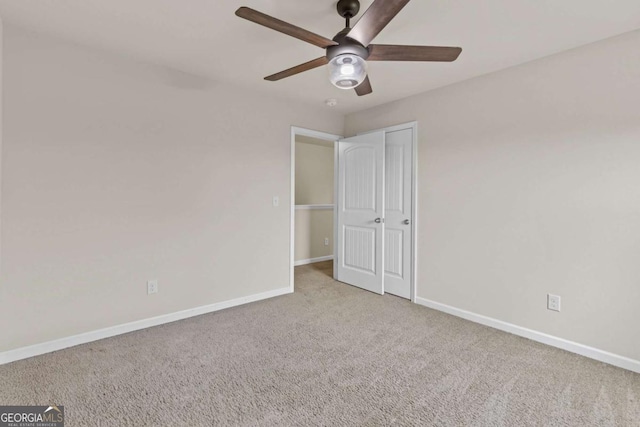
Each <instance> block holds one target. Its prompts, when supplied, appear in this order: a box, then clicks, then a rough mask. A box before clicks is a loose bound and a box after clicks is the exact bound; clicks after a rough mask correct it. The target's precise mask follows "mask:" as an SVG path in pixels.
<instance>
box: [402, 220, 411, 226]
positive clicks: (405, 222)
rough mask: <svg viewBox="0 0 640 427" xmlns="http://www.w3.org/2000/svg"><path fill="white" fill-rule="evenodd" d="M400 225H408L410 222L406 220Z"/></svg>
mask: <svg viewBox="0 0 640 427" xmlns="http://www.w3.org/2000/svg"><path fill="white" fill-rule="evenodd" d="M402 223H403V224H405V225H409V224H411V221H409V220H408V219H405V220H404V221H402Z"/></svg>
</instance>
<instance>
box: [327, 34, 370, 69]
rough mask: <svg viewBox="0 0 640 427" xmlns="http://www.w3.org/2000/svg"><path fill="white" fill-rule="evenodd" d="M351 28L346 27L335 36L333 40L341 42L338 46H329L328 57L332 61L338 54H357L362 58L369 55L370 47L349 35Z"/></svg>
mask: <svg viewBox="0 0 640 427" xmlns="http://www.w3.org/2000/svg"><path fill="white" fill-rule="evenodd" d="M349 31H351V28H345V29H344V30H342V31H340V32H339V33H338V34H336V36H335V37H334V38H333V41H335V42H337V43H339V44H338V46H329V47H328V48H327V59H328V60H329V61H331V60H332V59H333V58H335V57H336V56H338V55H345V54H351V55H357V56H359V57H360V58H362V59H367V58H368V57H369V49H367V48H366V47H364V46H363V45H361V44H360V43H358V42H357V41H355V40H353V39H352V38H349V37H347V34H349Z"/></svg>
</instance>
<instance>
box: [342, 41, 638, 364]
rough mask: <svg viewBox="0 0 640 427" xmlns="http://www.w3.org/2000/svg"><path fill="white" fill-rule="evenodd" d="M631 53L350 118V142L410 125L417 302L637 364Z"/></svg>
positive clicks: (547, 63)
mask: <svg viewBox="0 0 640 427" xmlns="http://www.w3.org/2000/svg"><path fill="white" fill-rule="evenodd" d="M639 45H640V31H636V32H633V33H629V34H626V35H623V36H620V37H616V38H613V39H609V40H605V41H602V42H599V43H596V44H593V45H589V46H585V47H582V48H579V49H575V50H572V51H569V52H565V53H562V54H559V55H556V56H553V57H549V58H546V59H542V60H538V61H535V62H531V63H528V64H525V65H523V66H519V67H516V68H512V69H508V70H505V71H501V72H498V73H494V74H490V75H487V76H484V77H480V78H476V79H473V80H469V81H466V82H463V83H460V84H456V85H453V86H449V87H446V88H443V89H440V90H437V91H434V92H431V93H426V94H422V95H418V96H414V97H411V98H408V99H405V100H402V101H398V102H395V103H391V104H387V105H384V106H382V107H378V108H374V109H371V110H368V111H364V112H361V113H356V114H352V115H350V116H348V117H347V121H346V134H347V135H353V134H355V133H356V132H358V131H364V130H368V129H371V128H380V127H384V126H389V125H392V124H397V123H402V122H407V121H411V120H417V121H418V124H419V176H418V183H419V207H418V220H419V222H418V227H419V232H418V233H419V234H418V296H419V297H421V298H426V299H429V300H432V301H436V302H439V303H443V304H447V305H450V306H454V307H457V308H460V309H464V310H468V311H471V312H475V313H478V314H481V315H485V316H489V317H492V318H496V319H499V320H502V321H505V322H510V323H513V324H516V325H519V326H523V327H526V328H531V329H534V330H537V331H541V332H544V333H548V334H551V335H554V336H558V337H562V338H565V339H568V340H571V341H576V342H578V343H582V344H585V345H589V346H593V347H596V348H599V349H602V350H606V351H609V352H612V353H616V354H619V355H622V356H627V357H630V358H632V359H635V360H640V344H639V341H638V325H640V309H639V307H640V306H639V301H640V285H639V278H640V262H639V253H640V252H639V251H638V249H639V246H638V241H639V240H638V236H640V185H639V183H640V143H639V141H640V109H639V105H640V104H639V101H638V100H640V78H639V76H640V55H637V54H632V52H637V50H638V46H639ZM463 55H464V53H463ZM547 293H554V294H558V295H560V296H561V297H562V312H561V313H555V312H552V311H548V310H547V309H546V294H547Z"/></svg>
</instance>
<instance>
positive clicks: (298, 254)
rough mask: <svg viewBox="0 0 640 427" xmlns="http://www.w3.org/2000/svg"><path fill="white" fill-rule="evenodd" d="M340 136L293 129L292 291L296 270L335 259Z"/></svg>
mask: <svg viewBox="0 0 640 427" xmlns="http://www.w3.org/2000/svg"><path fill="white" fill-rule="evenodd" d="M341 138H342V137H341V136H340V135H333V134H330V133H326V132H319V131H314V130H310V129H304V128H299V127H292V128H291V178H290V179H291V200H290V205H291V211H290V224H291V230H290V260H289V265H290V279H289V283H290V287H291V291H292V292H293V291H294V281H295V279H294V269H295V267H296V266H301V265H307V264H315V263H320V262H329V261H330V260H333V259H334V253H335V239H334V226H333V220H334V216H335V204H334V201H335V191H336V183H335V179H334V178H335V171H334V165H335V164H336V156H337V153H336V141H338V140H339V139H341Z"/></svg>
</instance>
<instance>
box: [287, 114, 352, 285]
mask: <svg viewBox="0 0 640 427" xmlns="http://www.w3.org/2000/svg"><path fill="white" fill-rule="evenodd" d="M296 135H300V136H308V137H311V138H317V139H322V140H324V141H333V146H334V151H335V150H336V147H337V144H336V141H338V140H339V139H342V136H341V135H334V134H331V133H327V132H321V131H317V130H312V129H306V128H302V127H298V126H291V141H290V144H291V158H290V175H289V181H290V183H291V186H290V199H289V289H290V290H291V292H293V291H294V271H295V270H294V269H295V257H296V254H295V241H296V235H295V231H296ZM335 169H336V167H335V163H334V172H335ZM336 185H337V184H336V183H334V190H333V191H334V194H333V199H334V203H335V200H336V197H337V195H336V193H335V191H336V188H337V186H336ZM334 216H335V208H334ZM334 220H335V218H334ZM335 245H336V243H335V239H334V244H333V251H334V252H333V253H334V257H333V258H334V260H335V258H336V257H335V250H336V246H335ZM334 262H335V261H334Z"/></svg>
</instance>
